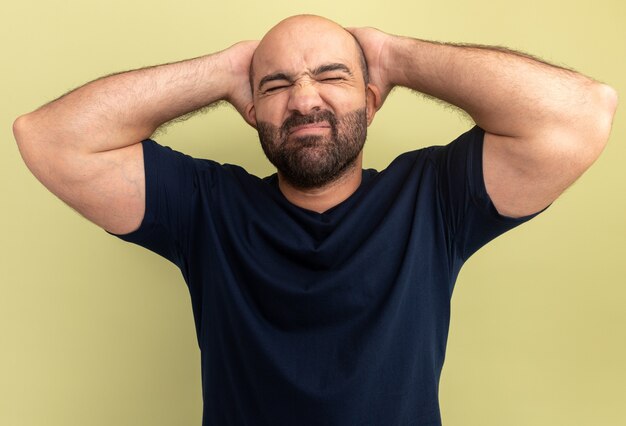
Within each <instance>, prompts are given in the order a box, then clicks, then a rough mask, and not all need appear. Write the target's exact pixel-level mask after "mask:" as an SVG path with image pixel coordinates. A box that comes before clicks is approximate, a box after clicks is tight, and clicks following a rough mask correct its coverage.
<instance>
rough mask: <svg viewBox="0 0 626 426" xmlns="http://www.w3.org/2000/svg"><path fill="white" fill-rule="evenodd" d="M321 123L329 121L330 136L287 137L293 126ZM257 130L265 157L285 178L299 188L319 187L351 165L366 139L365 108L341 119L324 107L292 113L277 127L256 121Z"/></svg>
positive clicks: (336, 177)
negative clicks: (302, 112)
mask: <svg viewBox="0 0 626 426" xmlns="http://www.w3.org/2000/svg"><path fill="white" fill-rule="evenodd" d="M320 122H326V123H328V125H329V127H330V135H304V136H301V137H289V134H290V131H291V129H293V128H294V127H296V126H301V125H305V124H312V123H320ZM257 130H258V133H259V139H260V141H261V147H262V148H263V152H265V156H266V157H267V159H268V160H269V161H270V162H271V163H272V164H273V165H274V166H275V167H276V169H278V171H279V172H280V175H281V176H282V177H283V178H284V179H285V180H286V181H288V182H289V183H290V184H291V185H293V186H294V187H296V188H300V189H312V188H321V187H323V186H325V185H327V184H329V183H331V182H333V181H335V180H337V179H338V178H340V177H341V176H343V175H344V174H345V173H346V172H347V171H348V170H350V168H351V167H353V166H354V164H355V162H356V159H357V157H358V156H359V153H360V152H361V150H362V149H363V146H364V145H365V139H366V138H367V115H366V112H365V108H361V109H358V110H354V111H351V112H349V113H347V114H345V115H344V116H343V117H341V118H340V119H337V117H336V116H335V114H333V113H332V112H330V111H327V110H324V111H319V112H314V113H312V114H308V115H301V114H294V115H291V116H290V117H288V118H287V119H286V120H285V121H284V122H283V124H282V126H281V127H280V128H278V127H277V126H274V125H273V124H270V123H266V122H259V123H257Z"/></svg>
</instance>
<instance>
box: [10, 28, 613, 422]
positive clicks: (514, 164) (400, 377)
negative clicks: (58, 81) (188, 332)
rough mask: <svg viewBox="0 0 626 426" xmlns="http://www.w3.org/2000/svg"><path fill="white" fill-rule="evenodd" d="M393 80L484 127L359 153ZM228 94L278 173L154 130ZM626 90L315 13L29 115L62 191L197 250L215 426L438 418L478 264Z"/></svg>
mask: <svg viewBox="0 0 626 426" xmlns="http://www.w3.org/2000/svg"><path fill="white" fill-rule="evenodd" d="M357 42H358V43H357ZM361 48H362V51H361ZM362 55H364V58H363V56H362ZM364 59H365V60H364ZM365 64H367V66H366V65H365ZM396 86H403V87H408V88H411V89H413V90H416V91H419V92H422V93H425V94H427V95H430V96H434V97H436V98H439V99H442V100H444V101H446V102H449V103H451V104H454V105H456V106H458V107H460V108H462V109H464V110H465V111H466V112H467V113H468V114H469V115H470V116H471V117H472V118H473V119H474V121H475V122H476V126H475V127H474V128H473V129H471V130H470V131H468V132H467V133H465V134H464V135H462V136H460V137H459V138H458V139H457V140H455V141H454V142H452V143H451V144H449V145H447V146H445V147H431V148H426V149H423V150H420V151H415V152H410V153H406V154H403V155H401V156H400V157H398V158H397V159H396V160H395V161H394V162H393V163H392V164H391V165H390V166H389V167H388V168H387V169H386V170H384V171H382V172H380V173H377V172H375V171H373V170H362V147H363V144H364V142H365V138H366V130H367V126H368V125H369V124H370V123H371V122H372V120H373V119H374V116H375V113H376V111H377V110H378V109H379V108H380V107H381V106H382V104H383V102H384V100H385V98H386V97H387V95H388V94H389V92H390V90H391V89H392V88H394V87H396ZM220 100H226V101H228V102H230V103H231V104H233V105H234V106H235V107H236V108H237V110H238V111H239V112H240V114H241V115H242V116H243V117H244V119H245V120H246V121H247V122H248V123H249V124H251V125H252V126H254V127H255V128H257V130H258V132H259V139H260V141H261V144H262V146H263V149H264V152H265V153H266V155H267V156H268V158H269V159H270V161H272V163H273V164H274V165H275V166H276V168H277V174H276V175H273V176H270V177H268V178H265V179H259V178H256V177H254V176H251V175H249V174H247V173H246V172H245V171H244V170H242V169H241V168H238V167H236V166H221V165H218V164H216V163H214V162H212V161H209V160H199V159H192V158H190V157H188V156H185V155H183V154H181V153H177V152H174V151H172V150H170V149H168V148H164V147H161V146H159V145H158V144H156V143H155V142H153V141H150V140H147V138H149V137H150V136H151V135H152V134H153V132H154V131H155V130H156V129H157V128H158V127H159V126H160V125H162V124H163V123H165V122H167V121H170V120H172V119H174V118H176V117H179V116H181V115H184V114H187V113H189V112H192V111H195V110H197V109H199V108H202V107H204V106H207V105H211V104H213V103H215V102H218V101H220ZM616 103H617V101H616V94H615V92H614V91H613V90H612V89H611V88H609V87H608V86H605V85H603V84H600V83H597V82H595V81H593V80H591V79H589V78H587V77H584V76H582V75H580V74H577V73H575V72H573V71H569V70H564V69H559V68H556V67H553V66H550V65H548V64H545V63H542V62H540V61H538V60H535V59H533V58H530V57H528V56H525V55H521V54H519V53H515V52H509V51H506V50H504V49H501V48H489V47H484V46H456V45H446V44H439V43H430V42H425V41H421V40H415V39H410V38H405V37H398V36H392V35H389V34H385V33H383V32H380V31H378V30H375V29H371V28H354V29H350V30H349V31H346V30H345V29H343V28H342V27H340V26H339V25H337V24H335V23H333V22H331V21H328V20H326V19H324V18H320V17H315V16H296V17H292V18H288V19H286V20H284V21H282V22H281V23H279V24H278V25H277V26H275V27H274V28H273V29H271V30H270V31H269V32H268V33H267V34H266V35H265V37H264V38H263V40H262V41H261V42H260V43H257V42H242V43H238V44H236V45H234V46H232V47H231V48H229V49H226V50H224V51H222V52H218V53H216V54H213V55H208V56H204V57H201V58H196V59H192V60H188V61H183V62H180V63H175V64H168V65H162V66H157V67H153V68H148V69H142V70H136V71H132V72H127V73H122V74H118V75H113V76H109V77H105V78H102V79H100V80H96V81H94V82H92V83H89V84H87V85H85V86H83V87H81V88H79V89H77V90H75V91H73V92H71V93H69V94H67V95H65V96H63V97H61V98H60V99H58V100H56V101H54V102H52V103H50V104H48V105H45V106H43V107H41V108H40V109H38V110H36V111H34V112H32V113H30V114H27V115H25V116H22V117H20V118H19V119H18V120H16V122H15V124H14V131H15V135H16V140H17V142H18V145H19V148H20V152H21V153H22V155H23V157H24V160H25V162H26V164H27V165H28V167H29V168H30V169H31V170H32V172H33V173H34V174H35V175H36V176H37V177H38V178H39V179H40V180H41V181H42V182H43V183H44V185H46V186H47V187H48V188H49V189H50V190H51V191H52V192H54V193H55V194H57V195H58V196H59V197H60V198H61V199H63V200H64V201H65V202H66V203H68V204H69V205H70V206H72V207H74V208H75V209H76V210H78V211H79V212H81V213H82V214H83V215H84V216H85V217H87V218H88V219H90V220H91V221H93V222H94V223H96V224H98V225H99V226H101V227H102V228H104V229H105V230H107V231H108V232H110V233H112V234H116V235H119V236H120V237H121V238H123V239H125V240H127V241H132V242H135V243H138V244H141V245H143V246H145V247H147V248H149V249H151V250H153V251H155V252H157V253H159V254H161V255H163V256H164V257H166V258H168V259H169V260H171V261H172V262H174V263H175V264H177V265H178V266H179V267H180V269H181V271H182V273H183V276H184V278H185V281H186V282H187V285H188V286H189V290H190V292H191V298H192V306H193V311H194V319H195V322H196V329H197V335H198V341H199V345H200V348H201V350H202V378H203V397H204V418H203V424H206V425H209V424H210V425H241V424H251V425H439V424H441V419H440V414H439V404H438V397H437V393H438V383H439V376H440V372H441V368H442V366H443V359H444V353H445V345H446V338H447V330H448V324H449V302H450V296H451V293H452V289H453V285H454V281H455V279H456V276H457V274H458V272H459V270H460V268H461V266H462V264H463V262H464V261H465V260H466V259H467V258H468V257H469V256H471V254H472V253H474V252H475V251H476V250H477V249H478V248H480V247H481V246H482V245H484V244H485V243H487V242H488V241H489V240H491V239H493V238H495V237H496V236H497V235H499V234H501V233H503V232H506V231H507V230H508V229H511V228H512V227H514V226H516V225H518V224H520V223H522V222H524V221H525V220H528V219H529V218H530V217H532V216H533V215H534V214H536V213H537V212H539V211H541V210H543V209H544V208H546V207H547V206H548V205H549V204H550V203H551V202H552V201H553V200H554V199H556V197H558V195H559V194H560V193H561V192H562V191H563V190H564V189H565V188H567V187H568V186H569V185H570V184H571V183H572V182H573V181H574V180H575V179H576V178H577V177H578V176H580V175H581V174H582V173H583V172H584V171H585V170H586V169H587V168H588V167H589V166H590V165H591V164H592V163H593V161H594V160H595V159H596V158H597V157H598V155H599V154H600V152H601V151H602V149H603V147H604V145H605V143H606V141H607V139H608V135H609V132H610V127H611V120H612V117H613V114H614V111H615V108H616Z"/></svg>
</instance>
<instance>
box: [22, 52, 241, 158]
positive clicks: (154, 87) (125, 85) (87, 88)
mask: <svg viewBox="0 0 626 426" xmlns="http://www.w3.org/2000/svg"><path fill="white" fill-rule="evenodd" d="M228 68H229V65H228V61H227V58H225V57H224V56H223V55H222V54H221V53H217V54H214V55H208V56H203V57H200V58H196V59H191V60H187V61H183V62H178V63H173V64H166V65H160V66H155V67H150V68H145V69H139V70H135V71H129V72H125V73H120V74H115V75H111V76H108V77H104V78H101V79H98V80H95V81H93V82H91V83H88V84H86V85H84V86H82V87H80V88H78V89H76V90H74V91H72V92H70V93H68V94H66V95H65V96H62V97H61V98H59V99H57V100H55V101H53V102H51V103H49V104H47V105H44V106H43V107H41V108H39V109H38V110H36V111H34V112H32V113H30V114H27V115H26V116H23V117H20V120H21V122H22V123H21V124H17V123H16V127H18V128H22V133H28V138H27V139H28V140H33V141H38V142H37V143H53V144H55V146H56V148H69V149H71V150H78V151H80V152H85V153H93V152H101V151H109V150H114V149H119V148H123V147H125V146H129V145H132V144H135V143H138V142H140V141H141V140H143V139H145V138H147V137H149V136H150V135H151V134H152V133H153V132H154V131H155V130H156V128H157V127H159V126H160V125H161V124H163V123H165V122H167V121H170V120H172V119H174V118H176V117H179V116H181V115H184V114H187V113H189V112H192V111H195V110H197V109H199V108H202V107H204V106H206V105H210V104H212V103H214V102H216V101H218V100H221V99H226V98H227V85H226V84H224V82H225V81H227V76H228V72H229V69H228ZM20 120H18V122H19V121H20Z"/></svg>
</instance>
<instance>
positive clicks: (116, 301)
mask: <svg viewBox="0 0 626 426" xmlns="http://www.w3.org/2000/svg"><path fill="white" fill-rule="evenodd" d="M1 7H2V9H1V12H0V19H1V25H0V43H1V47H2V50H1V52H2V53H1V54H2V67H1V68H0V75H1V77H2V78H1V79H0V93H1V98H0V141H1V143H0V177H1V178H0V195H1V198H0V344H1V346H0V424H1V425H7V426H35V425H37V426H41V425H47V426H74V425H81V426H84V425H90V426H91V425H94V426H100V425H102V426H104V425H106V426H110V425H116V426H122V425H128V426H130V425H151V426H157V425H199V424H200V418H201V388H200V366H199V351H198V347H197V343H196V340H195V331H194V324H193V318H192V314H191V308H190V304H189V296H188V293H187V291H186V288H185V285H184V282H183V280H182V278H181V276H180V274H179V272H178V270H177V269H176V268H175V267H174V266H172V265H171V264H169V263H168V262H167V261H165V260H163V259H161V258H159V257H158V256H156V255H154V254H152V253H150V252H147V251H145V250H143V249H141V248H139V247H136V246H132V245H128V244H125V243H123V242H121V241H119V240H117V239H115V238H113V237H111V236H109V235H107V234H106V233H105V232H104V231H102V230H100V229H99V228H97V227H96V226H94V225H91V224H90V223H88V222H87V221H86V220H85V219H83V218H82V217H80V216H79V215H78V214H77V213H75V212H74V211H72V210H71V209H70V208H68V207H66V206H65V205H64V204H62V203H61V202H60V201H59V200H58V199H56V198H55V197H54V196H53V195H51V194H50V193H49V192H47V190H46V189H45V188H44V187H43V186H42V185H41V184H40V183H39V182H38V181H36V179H35V178H34V177H33V176H32V175H31V174H30V173H29V172H28V170H27V169H26V167H25V166H24V164H23V163H22V161H21V159H20V156H19V153H18V151H17V148H16V145H15V143H14V140H13V136H12V133H11V124H12V121H13V120H14V119H15V118H16V117H17V116H18V115H19V114H22V113H25V112H28V111H30V110H32V109H34V108H36V107H38V106H39V105H41V104H43V103H46V102H48V101H50V100H52V99H54V98H56V97H58V96H59V95H61V94H62V93H64V92H66V91H68V90H70V89H72V88H74V87H76V86H79V85H82V84H83V83H85V82H87V81H89V80H92V79H94V78H97V77H99V76H102V75H105V74H108V73H112V72H115V71H121V70H126V69H132V68H138V67H142V66H147V65H152V64H157V63H163V62H172V61H176V60H181V59H185V58H190V57H194V56H199V55H202V54H205V53H209V52H213V51H216V50H221V49H223V48H225V47H227V46H229V45H231V44H233V43H235V42H236V41H239V40H242V39H253V38H260V37H261V36H262V35H263V34H264V32H265V31H266V30H267V29H269V27H271V26H272V25H273V24H275V23H276V22H277V21H278V20H280V19H282V18H283V17H286V16H289V15H293V14H297V13H303V12H310V13H316V14H320V15H325V16H328V17H329V18H332V19H334V20H336V21H338V22H339V23H341V24H345V25H355V26H361V25H371V26H376V27H378V28H381V29H383V30H386V31H388V32H392V33H396V34H403V35H409V36H415V37H420V38H426V39H435V40H441V41H457V42H474V43H482V44H498V45H504V46H508V47H510V48H514V49H519V50H523V51H526V52H529V53H532V54H534V55H537V56H539V57H542V58H544V59H545V60H548V61H551V62H554V63H557V64H561V65H566V66H569V67H573V68H574V69H577V70H579V71H581V72H583V73H585V74H588V75H591V76H593V77H595V78H597V79H599V80H602V81H604V82H607V83H609V84H611V85H613V86H614V87H615V88H616V89H617V90H618V92H619V93H620V94H621V95H622V97H624V96H626V59H625V58H626V25H625V21H626V6H625V3H624V2H622V1H621V0H597V1H593V2H580V1H579V2H572V1H566V0H542V1H539V0H529V1H511V0H503V1H500V2H493V1H492V0H476V1H473V2H469V1H463V2H453V1H447V0H440V1H428V2H427V1H423V0H405V1H391V0H390V1H377V2H364V1H356V0H351V1H345V2H341V1H338V0H318V1H315V2H306V3H301V4H299V3H298V2H294V1H290V2H287V1H284V2H281V1H277V0H269V1H267V2H262V1H260V2H253V1H223V2H219V3H218V2H210V1H187V2H182V1H146V0H140V1H132V0H125V1H121V0H112V1H108V2H103V1H98V2H95V1H85V0H80V1H79V0H67V1H58V0H52V1H43V0H39V1H32V0H31V1H29V0H22V1H20V2H17V1H12V2H10V4H8V5H7V4H6V3H3V6H1ZM470 124H471V123H470V122H468V121H467V120H466V119H465V118H464V117H462V116H461V115H460V114H459V113H457V112H455V111H453V110H451V109H447V108H444V107H442V106H441V105H439V104H437V103H434V102H431V101H426V100H424V99H423V98H420V97H417V96H415V95H412V94H410V93H408V92H406V91H404V92H403V91H397V92H395V93H393V94H392V95H391V96H390V98H389V99H388V101H387V104H386V105H385V107H384V108H383V109H382V110H381V111H380V112H379V114H378V116H377V118H376V120H375V122H374V123H373V125H372V127H371V128H370V135H369V140H368V145H367V148H366V159H365V162H366V166H367V167H375V168H378V169H380V168H384V167H385V166H386V165H387V164H388V163H389V161H390V160H391V159H392V158H394V157H395V156H396V155H398V154H399V153H401V152H404V151H407V150H411V149H415V148H417V147H422V146H426V145H430V144H444V143H447V142H448V141H449V140H451V139H453V138H454V137H455V136H456V135H458V134H459V133H461V132H463V131H464V130H466V129H468V128H469V126H470ZM625 137H626V119H625V116H624V108H623V107H622V108H621V110H618V113H617V116H616V119H615V122H614V127H613V133H612V137H611V141H610V142H609V145H608V147H607V149H606V151H605V152H604V154H603V155H602V157H601V158H600V160H599V161H598V162H597V163H596V165H595V166H594V167H593V168H592V169H590V171H589V172H587V174H586V175H585V176H583V177H582V178H581V179H580V180H579V181H578V182H577V183H576V184H575V185H574V186H573V187H572V188H570V189H569V190H568V191H567V192H566V193H565V194H564V195H563V196H562V197H561V199H559V200H558V201H557V202H556V203H555V204H554V205H553V206H552V207H551V208H550V209H549V211H547V212H546V213H545V214H543V215H541V216H540V217H538V218H537V219H535V220H533V221H532V222H531V223H528V224H526V225H525V226H523V227H520V228H517V229H515V230H513V231H512V232H510V233H508V234H506V235H504V236H502V237H500V238H499V239H497V240H496V241H494V242H493V243H491V244H490V245H489V246H487V247H486V248H484V249H483V250H482V251H481V252H479V253H478V254H476V255H475V256H474V257H473V258H472V259H471V260H470V261H469V262H468V264H467V265H466V266H465V268H464V270H463V271H462V273H461V276H460V278H459V280H458V282H457V287H456V291H455V293H454V297H453V303H452V304H453V309H452V310H453V312H452V324H451V330H450V338H449V343H448V354H447V359H446V365H445V367H444V372H443V376H442V380H441V391H440V397H441V408H442V415H443V419H444V424H445V425H446V426H502V425H507V426H517V425H520V426H522V425H524V426H528V425H533V426H554V425H570V426H573V425H581V426H582V425H585V426H588V425H603V426H618V425H624V424H626V404H625V403H624V401H625V400H626V385H625V383H626V367H625V362H624V361H625V360H626V308H625V307H626V285H625V284H626V261H625V260H624V255H625V254H626V251H625V247H626V190H625V185H626V166H625V163H626V144H625V143H624V139H625ZM157 140H158V141H159V142H161V143H162V144H166V145H170V146H173V147H175V148H176V149H179V150H182V151H185V152H187V153H190V154H192V155H196V156H202V157H208V158H212V159H214V160H217V161H220V162H233V163H238V164H241V165H243V166H245V167H246V168H247V169H248V170H250V171H252V172H254V173H256V174H262V175H265V174H267V173H270V172H271V168H270V166H269V165H268V164H267V162H266V160H265V159H264V157H263V155H262V152H261V150H260V149H259V146H258V142H257V139H256V134H255V132H254V131H253V130H252V129H251V128H249V127H247V126H246V125H245V124H244V123H243V121H242V120H241V119H240V118H239V116H238V115H237V114H236V112H235V111H234V110H233V109H231V108H222V109H218V110H214V111H211V112H209V113H208V114H204V115H199V116H196V117H194V118H193V119H191V120H189V121H187V122H185V123H181V124H176V125H174V126H171V127H169V128H168V129H167V132H166V133H164V134H163V135H161V136H160V137H158V138H157Z"/></svg>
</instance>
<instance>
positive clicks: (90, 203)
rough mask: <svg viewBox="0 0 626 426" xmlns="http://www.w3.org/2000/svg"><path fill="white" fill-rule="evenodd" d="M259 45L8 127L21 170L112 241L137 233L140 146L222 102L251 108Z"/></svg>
mask: <svg viewBox="0 0 626 426" xmlns="http://www.w3.org/2000/svg"><path fill="white" fill-rule="evenodd" d="M256 45H257V42H241V43H238V44H236V45H234V46H232V47H231V48H229V49H227V50H224V51H222V52H218V53H216V54H213V55H207V56H203V57H200V58H195V59H190V60H187V61H182V62H178V63H173V64H166V65H160V66H156V67H150V68H145V69H140V70H135V71H129V72H126V73H121V74H116V75H112V76H108V77H104V78H101V79H98V80H95V81H93V82H91V83H88V84H86V85H84V86H82V87H80V88H78V89H76V90H74V91H72V92H70V93H69V94H67V95H65V96H62V97H61V98H59V99H57V100H56V101H54V102H51V103H49V104H47V105H44V106H42V107H41V108H39V109H37V110H36V111H34V112H31V113H30V114H26V115H23V116H21V117H19V118H18V119H17V120H16V121H15V123H14V124H13V130H14V134H15V139H16V141H17V143H18V147H19V149H20V153H21V154H22V157H23V158H24V161H25V163H26V164H27V166H28V167H29V169H30V170H31V171H32V172H33V174H34V175H35V176H36V177H37V178H38V179H39V180H40V181H41V182H42V183H43V184H44V185H45V186H46V187H47V188H48V189H49V190H50V191H52V192H53V193H54V194H56V195H57V196H58V197H59V198H61V199H62V200H63V201H65V202H66V203H67V204H69V205H70V206H72V207H73V208H75V209H76V210H78V211H79V212H80V213H81V214H83V215H84V216H85V217H87V218H88V219H89V220H91V221H92V222H94V223H96V224H98V225H100V226H101V227H103V228H104V229H106V230H108V231H110V232H114V233H120V234H121V233H127V232H130V231H132V230H134V229H136V228H138V227H139V225H140V223H141V220H142V219H143V215H144V208H145V176H144V170H143V153H142V149H141V144H140V142H141V141H142V140H144V139H146V138H148V137H150V136H151V135H152V133H154V131H155V130H156V129H157V128H158V127H159V126H160V125H162V124H163V123H166V122H168V121H170V120H172V119H174V118H176V117H179V116H182V115H185V114H187V113H189V112H192V111H195V110H197V109H200V108H202V107H205V106H207V105H210V104H212V103H214V102H217V101H220V100H226V101H229V102H231V103H232V104H233V105H234V106H235V107H236V108H237V109H238V110H239V112H240V113H242V115H243V116H244V117H245V116H246V115H245V114H244V111H245V109H246V108H248V107H249V105H251V103H252V97H251V94H250V90H249V86H248V70H249V66H250V60H251V57H252V54H253V52H254V49H255V48H256Z"/></svg>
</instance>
